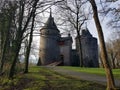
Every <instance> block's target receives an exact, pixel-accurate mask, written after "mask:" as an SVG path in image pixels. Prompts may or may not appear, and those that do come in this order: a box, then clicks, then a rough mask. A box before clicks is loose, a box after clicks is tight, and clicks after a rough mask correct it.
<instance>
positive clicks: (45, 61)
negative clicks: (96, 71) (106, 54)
mask: <svg viewBox="0 0 120 90" xmlns="http://www.w3.org/2000/svg"><path fill="white" fill-rule="evenodd" d="M40 33H41V35H40V50H39V58H40V59H39V60H40V62H41V65H50V64H52V63H55V62H56V65H67V66H70V65H71V66H79V65H80V59H79V57H80V55H79V53H78V52H79V49H78V46H79V43H77V42H78V38H79V37H76V50H72V43H73V40H72V37H71V35H70V34H68V36H67V37H61V35H60V31H59V30H58V28H57V26H56V24H55V22H54V18H53V17H52V15H51V13H50V16H49V18H48V20H47V22H46V23H45V25H44V26H43V27H42V29H40ZM81 44H82V53H83V63H84V66H85V67H98V66H99V65H98V45H97V39H96V38H94V37H92V35H91V34H90V32H89V31H88V29H85V30H82V33H81Z"/></svg>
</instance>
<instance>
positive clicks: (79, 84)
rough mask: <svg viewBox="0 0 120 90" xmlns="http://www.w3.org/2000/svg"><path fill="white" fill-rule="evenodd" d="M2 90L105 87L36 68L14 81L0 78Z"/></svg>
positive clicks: (101, 88) (90, 89) (89, 88)
mask: <svg viewBox="0 0 120 90" xmlns="http://www.w3.org/2000/svg"><path fill="white" fill-rule="evenodd" d="M0 90H105V87H104V86H102V85H99V84H95V83H92V82H87V81H83V80H78V79H75V78H71V77H68V76H63V75H60V74H58V73H56V72H54V71H50V70H48V69H46V68H43V67H36V66H34V67H31V68H30V72H29V73H28V74H18V75H16V78H15V79H13V80H9V79H7V78H5V77H2V78H0Z"/></svg>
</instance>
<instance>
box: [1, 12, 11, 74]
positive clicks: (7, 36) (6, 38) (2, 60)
mask: <svg viewBox="0 0 120 90" xmlns="http://www.w3.org/2000/svg"><path fill="white" fill-rule="evenodd" d="M11 15H12V14H11ZM11 17H12V16H11ZM8 18H9V19H8V22H9V23H8V27H7V32H6V37H5V40H4V43H3V49H2V53H1V59H0V60H1V65H0V73H2V71H3V66H4V62H5V54H6V49H7V44H8V39H9V31H10V27H11V23H12V18H10V17H8Z"/></svg>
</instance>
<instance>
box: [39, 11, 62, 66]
mask: <svg viewBox="0 0 120 90" xmlns="http://www.w3.org/2000/svg"><path fill="white" fill-rule="evenodd" d="M40 33H41V35H40V51H39V56H40V60H41V64H42V65H47V64H50V63H52V62H55V61H57V60H59V57H60V48H59V45H58V41H59V39H60V32H59V30H58V28H57V26H56V24H55V22H54V19H53V17H52V14H51V13H50V16H49V18H48V20H47V22H46V23H45V25H44V26H43V28H42V29H40Z"/></svg>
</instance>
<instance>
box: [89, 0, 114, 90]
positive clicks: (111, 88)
mask: <svg viewBox="0 0 120 90" xmlns="http://www.w3.org/2000/svg"><path fill="white" fill-rule="evenodd" d="M89 2H90V4H91V6H92V9H93V18H94V21H95V24H96V28H97V32H98V36H99V40H100V49H101V56H102V60H103V64H104V68H105V72H106V77H107V90H115V83H114V77H113V73H112V70H111V67H110V64H109V61H108V56H107V51H106V46H105V41H104V36H103V32H102V27H101V24H100V21H99V18H98V10H97V6H96V3H95V0H89Z"/></svg>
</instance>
